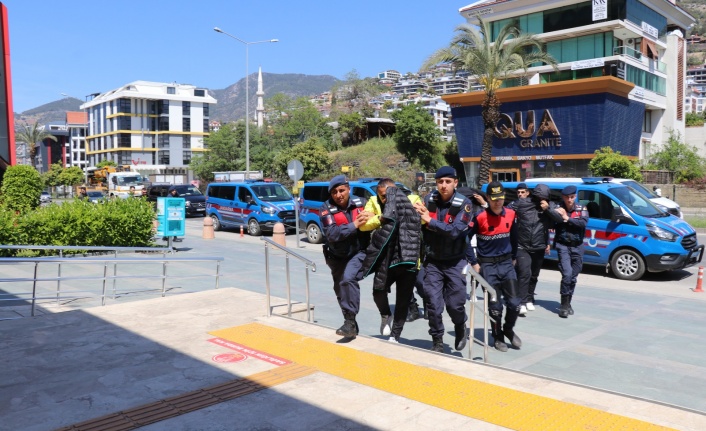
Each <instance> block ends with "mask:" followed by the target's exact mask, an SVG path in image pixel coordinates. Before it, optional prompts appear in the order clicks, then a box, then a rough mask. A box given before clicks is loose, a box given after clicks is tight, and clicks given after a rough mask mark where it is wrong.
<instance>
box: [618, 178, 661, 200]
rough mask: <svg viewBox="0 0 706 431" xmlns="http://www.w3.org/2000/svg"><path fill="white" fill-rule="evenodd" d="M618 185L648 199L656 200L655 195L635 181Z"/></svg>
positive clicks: (622, 182)
mask: <svg viewBox="0 0 706 431" xmlns="http://www.w3.org/2000/svg"><path fill="white" fill-rule="evenodd" d="M620 184H622V185H624V186H628V187H632V188H633V189H635V190H637V191H638V192H639V193H642V194H643V195H645V196H647V197H648V198H650V199H654V198H658V197H659V196H657V195H656V194H654V193H653V192H652V191H651V190H649V189H647V188H646V187H645V186H643V185H642V184H640V183H638V182H637V181H632V180H630V181H621V182H620Z"/></svg>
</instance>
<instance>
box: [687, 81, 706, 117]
mask: <svg viewBox="0 0 706 431" xmlns="http://www.w3.org/2000/svg"><path fill="white" fill-rule="evenodd" d="M705 107H706V85H689V86H688V87H687V90H686V97H684V112H693V113H696V114H699V113H703V112H704V108H705Z"/></svg>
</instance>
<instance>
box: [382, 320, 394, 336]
mask: <svg viewBox="0 0 706 431" xmlns="http://www.w3.org/2000/svg"><path fill="white" fill-rule="evenodd" d="M380 318H381V322H380V335H383V336H385V337H387V336H389V335H390V334H391V333H392V328H391V327H390V324H391V323H392V316H391V315H390V316H380Z"/></svg>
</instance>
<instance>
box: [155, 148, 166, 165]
mask: <svg viewBox="0 0 706 431" xmlns="http://www.w3.org/2000/svg"><path fill="white" fill-rule="evenodd" d="M157 159H158V160H157V163H158V164H160V165H168V164H169V151H168V150H161V151H158V152H157Z"/></svg>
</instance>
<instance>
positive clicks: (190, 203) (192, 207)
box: [148, 184, 206, 217]
mask: <svg viewBox="0 0 706 431" xmlns="http://www.w3.org/2000/svg"><path fill="white" fill-rule="evenodd" d="M172 190H176V192H177V196H176V197H179V198H184V200H185V201H186V216H187V217H189V216H205V215H206V196H204V195H203V193H201V191H200V190H199V189H197V188H196V187H194V186H192V185H191V184H179V185H174V186H170V187H169V189H168V190H167V197H169V196H171V195H172ZM148 196H149V194H148Z"/></svg>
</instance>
